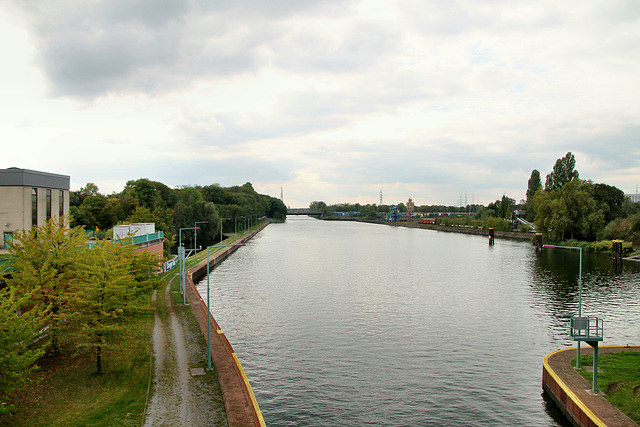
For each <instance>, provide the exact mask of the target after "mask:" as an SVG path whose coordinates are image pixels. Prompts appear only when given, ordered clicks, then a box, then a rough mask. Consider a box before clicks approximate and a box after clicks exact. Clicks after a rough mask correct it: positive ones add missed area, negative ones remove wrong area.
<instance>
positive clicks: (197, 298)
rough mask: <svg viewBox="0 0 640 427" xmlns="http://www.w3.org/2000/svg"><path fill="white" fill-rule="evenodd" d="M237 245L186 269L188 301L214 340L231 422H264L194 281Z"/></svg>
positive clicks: (213, 353)
mask: <svg viewBox="0 0 640 427" xmlns="http://www.w3.org/2000/svg"><path fill="white" fill-rule="evenodd" d="M267 225H269V223H268V222H266V223H264V224H262V225H260V226H259V227H258V228H257V229H255V230H253V231H251V232H250V233H247V234H246V235H242V236H239V237H238V238H237V239H233V240H232V241H225V243H226V244H243V243H246V242H247V241H249V240H251V239H252V238H253V237H254V236H255V235H256V234H257V233H259V232H260V231H262V230H263V229H264V228H265V227H266V226H267ZM237 249H238V247H234V246H229V247H223V248H220V249H217V251H216V252H215V253H213V254H211V255H210V257H209V258H208V259H207V258H206V256H205V259H203V260H202V261H199V262H197V263H196V264H195V265H194V266H193V267H191V268H189V269H188V270H187V281H186V284H185V290H186V296H187V300H188V304H189V305H190V306H191V312H192V313H193V316H194V318H195V320H196V322H197V323H198V325H199V327H200V330H201V332H202V334H203V335H204V337H205V339H207V335H208V341H209V342H210V343H211V360H212V363H213V366H214V367H215V370H216V373H217V376H218V380H219V382H220V388H221V390H222V396H223V399H224V405H225V408H226V413H227V420H228V425H229V426H250V425H254V426H264V425H265V423H264V419H263V417H262V413H261V412H260V407H259V405H258V402H257V400H256V398H255V396H254V394H253V390H252V389H251V385H250V383H249V380H248V378H247V377H246V375H245V374H244V370H243V369H242V366H241V364H240V361H239V360H238V358H237V357H236V354H235V352H234V350H233V347H232V346H231V343H230V342H229V340H228V339H227V338H226V336H225V335H224V332H223V331H222V330H221V328H220V326H219V325H218V323H217V322H216V320H215V318H214V317H213V315H212V314H211V313H210V312H209V310H208V308H207V305H206V302H205V301H204V300H203V298H202V296H201V295H200V294H199V293H198V291H197V289H196V286H195V282H197V281H199V280H200V279H202V278H204V277H206V274H207V265H208V266H209V270H211V269H212V268H215V267H216V266H217V265H219V264H220V263H221V262H223V261H224V260H225V259H227V258H228V257H229V255H231V254H232V253H233V252H235V251H236V250H237Z"/></svg>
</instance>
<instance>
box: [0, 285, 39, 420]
mask: <svg viewBox="0 0 640 427" xmlns="http://www.w3.org/2000/svg"><path fill="white" fill-rule="evenodd" d="M32 292H33V291H32ZM29 296H30V294H25V295H22V297H21V298H22V299H25V298H26V299H29ZM24 305H25V302H24V301H19V300H17V299H16V293H15V292H11V291H10V289H9V288H5V289H2V290H0V402H3V404H0V415H2V414H5V413H8V412H11V411H13V410H14V409H15V406H14V405H12V404H7V403H9V402H11V398H12V396H13V395H14V394H15V393H16V392H19V391H20V390H21V389H22V388H24V387H26V386H27V385H29V384H30V383H31V379H30V378H31V377H30V375H31V373H32V372H33V371H35V370H37V369H38V366H37V365H36V364H35V363H36V361H37V360H38V359H39V358H40V357H41V356H42V354H43V353H44V350H43V349H42V348H41V347H36V346H29V345H28V344H29V343H30V342H31V341H33V339H34V337H35V334H36V332H37V331H38V330H39V329H40V328H42V325H43V319H42V317H40V316H39V315H38V311H37V310H35V309H32V310H29V311H26V312H21V310H20V307H21V306H24Z"/></svg>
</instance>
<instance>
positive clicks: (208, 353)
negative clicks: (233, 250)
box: [207, 243, 245, 370]
mask: <svg viewBox="0 0 640 427" xmlns="http://www.w3.org/2000/svg"><path fill="white" fill-rule="evenodd" d="M231 246H232V247H240V246H245V244H244V243H236V244H233V245H213V246H207V369H208V370H211V308H209V289H210V286H209V276H210V275H211V272H210V270H209V264H210V260H209V248H224V247H231Z"/></svg>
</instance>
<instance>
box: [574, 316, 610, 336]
mask: <svg viewBox="0 0 640 427" xmlns="http://www.w3.org/2000/svg"><path fill="white" fill-rule="evenodd" d="M571 337H572V338H573V340H574V341H602V340H603V338H604V326H603V321H602V319H599V318H597V317H595V316H587V317H572V318H571Z"/></svg>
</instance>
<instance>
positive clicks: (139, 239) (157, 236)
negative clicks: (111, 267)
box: [116, 231, 164, 245]
mask: <svg viewBox="0 0 640 427" xmlns="http://www.w3.org/2000/svg"><path fill="white" fill-rule="evenodd" d="M161 239H164V232H162V231H157V232H155V233H151V234H145V235H143V236H133V237H126V238H124V239H119V240H116V241H117V242H122V244H125V245H139V244H140V243H145V242H153V241H154V240H161Z"/></svg>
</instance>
